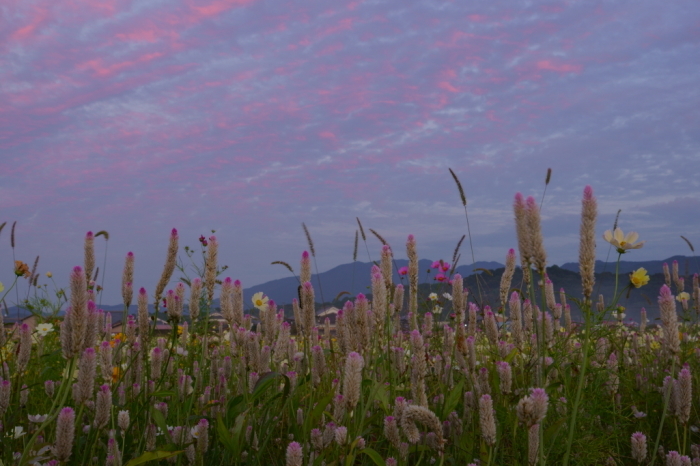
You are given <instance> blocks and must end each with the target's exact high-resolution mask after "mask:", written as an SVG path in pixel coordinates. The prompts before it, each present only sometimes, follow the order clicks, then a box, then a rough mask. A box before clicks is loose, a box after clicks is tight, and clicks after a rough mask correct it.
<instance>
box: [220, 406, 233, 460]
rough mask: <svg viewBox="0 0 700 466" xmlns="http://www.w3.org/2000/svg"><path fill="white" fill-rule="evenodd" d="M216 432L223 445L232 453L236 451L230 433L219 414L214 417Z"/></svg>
mask: <svg viewBox="0 0 700 466" xmlns="http://www.w3.org/2000/svg"><path fill="white" fill-rule="evenodd" d="M216 433H217V434H218V435H219V440H220V441H221V443H222V444H223V445H224V447H225V448H226V449H227V450H228V451H230V452H231V453H234V452H235V451H236V446H235V445H234V443H233V439H232V438H231V434H230V433H229V431H228V429H227V428H226V425H225V424H224V420H223V418H222V417H221V415H219V416H217V418H216Z"/></svg>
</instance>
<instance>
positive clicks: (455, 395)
mask: <svg viewBox="0 0 700 466" xmlns="http://www.w3.org/2000/svg"><path fill="white" fill-rule="evenodd" d="M463 392H464V380H460V381H459V383H458V384H457V385H455V387H454V388H453V389H452V391H451V392H450V394H449V395H447V399H446V400H445V408H444V409H443V411H442V418H443V419H447V416H448V415H449V414H450V413H451V412H452V411H454V410H455V408H456V407H457V405H458V404H459V400H460V398H461V397H462V393H463Z"/></svg>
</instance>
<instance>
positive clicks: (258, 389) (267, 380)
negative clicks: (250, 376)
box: [250, 372, 280, 401]
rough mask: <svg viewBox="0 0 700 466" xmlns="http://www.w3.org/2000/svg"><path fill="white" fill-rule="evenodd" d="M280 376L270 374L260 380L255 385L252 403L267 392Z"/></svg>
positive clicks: (274, 373) (276, 373) (273, 373)
mask: <svg viewBox="0 0 700 466" xmlns="http://www.w3.org/2000/svg"><path fill="white" fill-rule="evenodd" d="M279 376H280V374H279V373H278V372H268V373H267V374H265V375H263V376H262V377H260V379H259V380H258V381H257V383H256V384H255V388H254V389H253V394H252V395H251V397H250V399H251V401H255V400H257V399H258V398H260V397H261V396H262V395H263V394H264V393H265V391H266V390H267V389H268V388H270V387H271V386H272V384H273V383H274V382H275V379H277V378H278V377H279Z"/></svg>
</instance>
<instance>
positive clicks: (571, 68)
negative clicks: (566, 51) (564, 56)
mask: <svg viewBox="0 0 700 466" xmlns="http://www.w3.org/2000/svg"><path fill="white" fill-rule="evenodd" d="M537 69H538V70H549V71H556V72H557V73H580V72H581V70H582V69H583V66H582V65H578V64H572V63H555V62H552V61H551V60H540V61H538V62H537Z"/></svg>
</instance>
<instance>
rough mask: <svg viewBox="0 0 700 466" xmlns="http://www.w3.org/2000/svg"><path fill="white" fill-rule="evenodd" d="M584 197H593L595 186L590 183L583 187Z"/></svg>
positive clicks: (588, 198)
mask: <svg viewBox="0 0 700 466" xmlns="http://www.w3.org/2000/svg"><path fill="white" fill-rule="evenodd" d="M583 199H584V200H585V201H589V200H591V199H593V188H591V186H590V185H586V187H585V188H583Z"/></svg>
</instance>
